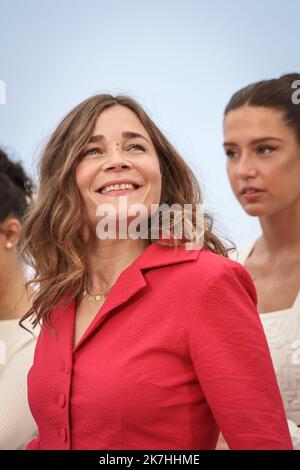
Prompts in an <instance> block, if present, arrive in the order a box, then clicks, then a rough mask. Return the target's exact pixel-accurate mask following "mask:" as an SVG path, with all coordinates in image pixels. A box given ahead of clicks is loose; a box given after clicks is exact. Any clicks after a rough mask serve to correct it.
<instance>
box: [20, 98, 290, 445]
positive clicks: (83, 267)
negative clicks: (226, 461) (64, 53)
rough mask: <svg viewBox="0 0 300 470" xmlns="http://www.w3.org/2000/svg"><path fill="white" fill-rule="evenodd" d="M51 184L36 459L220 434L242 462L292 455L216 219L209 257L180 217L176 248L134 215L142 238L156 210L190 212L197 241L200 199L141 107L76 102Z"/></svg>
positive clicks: (243, 276) (35, 404)
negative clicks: (265, 453)
mask: <svg viewBox="0 0 300 470" xmlns="http://www.w3.org/2000/svg"><path fill="white" fill-rule="evenodd" d="M40 177H41V178H40V190H39V196H38V200H37V201H36V204H35V207H34V210H33V212H32V214H31V216H30V217H29V218H28V221H27V222H26V226H25V229H24V253H25V255H26V254H27V255H28V254H29V255H30V258H31V259H33V260H34V263H35V266H34V267H35V270H36V272H37V278H36V281H37V282H39V285H40V290H39V292H38V295H37V297H36V299H35V301H34V303H33V308H32V309H31V310H30V311H29V312H27V314H26V315H25V318H27V317H28V316H30V315H32V314H34V315H35V316H36V319H35V320H36V321H38V320H39V319H41V320H43V325H42V330H41V334H40V336H39V339H38V343H37V347H36V351H35V357H34V363H33V366H32V368H31V369H30V372H29V375H28V387H29V388H28V392H29V402H30V407H31V410H32V413H33V416H34V418H35V420H36V422H37V424H38V428H39V437H38V438H37V439H35V440H33V441H32V442H31V443H30V444H29V446H28V448H29V449H42V450H43V449H214V448H215V445H216V442H217V439H218V435H219V430H220V429H221V430H222V431H223V433H224V435H225V436H226V438H227V440H228V442H229V445H230V447H231V448H232V449H246V448H247V449H292V443H291V440H290V435H289V431H288V427H287V422H286V416H285V413H284V409H283V405H282V401H281V397H280V393H279V390H278V386H277V383H276V378H275V374H274V370H273V367H272V361H271V357H270V354H269V351H268V347H267V343H266V341H265V337H264V334H263V330H262V327H261V324H260V321H259V317H258V314H257V310H256V293H255V288H254V285H253V283H252V281H251V278H250V276H249V274H248V273H247V271H246V269H245V268H244V267H243V266H241V265H240V264H238V263H235V262H234V261H231V260H229V259H228V257H227V256H226V255H227V249H226V248H225V247H224V246H223V245H222V243H221V241H220V240H219V239H218V238H217V237H216V236H215V235H214V234H213V233H212V231H211V220H210V219H209V218H208V217H207V216H206V217H205V218H204V221H203V230H204V232H205V233H204V241H203V246H202V249H190V248H191V246H190V245H189V243H190V242H192V243H193V241H194V242H197V240H198V235H199V232H197V230H195V237H194V236H193V234H192V233H191V237H189V234H187V233H186V231H184V233H181V234H180V233H178V231H177V232H176V234H175V235H176V237H177V238H176V237H175V236H174V229H175V228H177V227H178V224H177V222H178V218H177V215H176V217H175V216H174V218H172V221H171V223H170V227H169V228H170V236H169V237H167V240H164V239H163V238H164V236H165V235H166V233H167V232H168V231H166V233H165V232H163V233H162V232H161V231H160V232H159V236H156V235H157V234H156V233H154V234H153V233H152V225H151V224H150V226H149V230H148V233H147V231H146V230H143V232H142V235H143V236H141V237H136V236H135V235H136V233H134V230H133V228H134V227H133V226H132V223H135V222H136V221H135V220H133V219H132V216H133V213H134V209H135V208H136V207H137V205H138V211H140V212H141V213H142V214H143V216H142V221H141V225H142V224H143V223H144V222H145V221H146V222H149V221H150V215H151V214H152V209H153V206H154V208H155V204H160V205H162V204H165V206H167V208H168V207H169V208H170V213H169V215H170V214H171V206H173V204H175V203H176V204H178V205H179V206H180V207H181V208H182V210H185V209H187V212H188V208H189V207H186V206H185V204H189V205H191V206H192V208H191V209H193V210H191V211H190V218H189V219H188V220H187V222H188V224H189V227H191V228H195V227H197V221H196V219H197V213H196V209H197V208H196V204H198V203H199V202H200V201H201V194H200V189H199V186H198V183H197V181H196V179H195V177H194V175H193V174H192V172H191V170H190V169H189V168H188V166H187V165H186V163H185V162H184V160H183V159H182V158H181V157H180V156H179V155H178V154H177V152H176V151H175V149H174V148H173V147H172V145H171V144H170V143H169V142H168V141H167V139H166V138H165V137H164V135H163V134H162V133H161V132H160V130H159V129H158V128H157V127H156V126H155V124H154V123H153V122H152V121H151V119H150V118H149V117H148V115H147V114H146V113H145V111H144V110H143V109H142V108H141V106H139V105H138V104H137V103H136V102H135V101H133V100H132V99H130V98H128V97H116V98H114V97H112V96H110V95H97V96H94V97H92V98H89V99H88V100H86V101H84V102H83V103H81V104H79V105H78V106H77V107H76V108H75V109H74V110H72V111H71V112H70V113H69V114H68V115H67V116H66V117H65V119H64V120H63V121H62V122H61V123H60V124H59V126H58V127H57V129H56V130H55V131H54V133H53V135H52V137H51V138H50V141H49V143H48V145H47V147H46V149H45V153H44V154H43V157H42V162H41V175H40ZM121 196H123V199H122V200H121ZM126 204H127V206H126ZM165 206H164V207H165ZM103 209H104V210H105V211H106V212H108V213H109V218H108V219H109V220H108V235H109V237H105V236H104V235H107V233H103V231H101V230H99V227H100V228H101V224H102V222H103V212H102V210H103ZM99 211H100V212H99ZM178 213H179V215H180V212H178ZM200 213H201V212H200ZM114 216H115V219H114ZM151 219H152V217H151ZM114 221H115V222H116V223H115V224H112V226H111V225H110V224H109V223H110V222H114ZM185 221H186V220H185ZM128 222H129V223H128ZM99 223H100V226H99ZM188 224H187V225H188ZM124 225H125V229H124ZM163 225H164V224H163V222H161V226H160V229H162V228H163V229H164V226H163ZM200 225H201V224H200ZM122 228H123V229H124V230H123V232H121V229H122ZM166 228H167V227H166ZM115 229H116V230H115ZM121 235H122V236H121ZM145 235H146V236H145ZM188 248H189V249H188ZM198 248H199V247H198ZM254 340H255V348H253V347H252V342H253V341H254ZM253 404H255V407H254V406H253Z"/></svg>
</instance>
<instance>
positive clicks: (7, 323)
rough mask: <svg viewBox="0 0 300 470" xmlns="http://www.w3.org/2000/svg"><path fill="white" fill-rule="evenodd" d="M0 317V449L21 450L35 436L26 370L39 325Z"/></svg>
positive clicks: (35, 429)
mask: <svg viewBox="0 0 300 470" xmlns="http://www.w3.org/2000/svg"><path fill="white" fill-rule="evenodd" d="M18 322H19V320H18V319H16V320H14V319H13V320H0V449H1V450H16V449H23V448H25V446H26V443H27V442H28V441H29V440H31V438H32V437H34V436H35V434H36V432H37V426H36V424H35V421H34V419H33V417H32V415H31V412H30V409H29V405H28V401H27V373H28V371H29V369H30V367H31V365H32V362H33V354H34V349H35V344H36V338H37V336H38V334H39V331H40V327H39V325H38V326H37V327H36V328H35V329H34V330H33V329H32V326H31V324H30V322H29V321H25V322H24V323H23V324H24V325H25V326H26V328H28V329H30V330H31V331H33V334H34V336H32V335H31V334H30V333H29V332H28V331H26V330H24V329H23V328H22V327H21V326H19V324H18Z"/></svg>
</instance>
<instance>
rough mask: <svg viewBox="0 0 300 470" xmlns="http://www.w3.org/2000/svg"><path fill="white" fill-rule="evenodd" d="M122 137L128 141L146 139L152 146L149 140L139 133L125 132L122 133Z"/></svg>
mask: <svg viewBox="0 0 300 470" xmlns="http://www.w3.org/2000/svg"><path fill="white" fill-rule="evenodd" d="M122 137H125V138H126V139H144V140H146V142H148V143H149V144H150V142H149V140H148V139H147V138H146V137H145V136H143V135H142V134H139V133H138V132H133V131H125V132H122Z"/></svg>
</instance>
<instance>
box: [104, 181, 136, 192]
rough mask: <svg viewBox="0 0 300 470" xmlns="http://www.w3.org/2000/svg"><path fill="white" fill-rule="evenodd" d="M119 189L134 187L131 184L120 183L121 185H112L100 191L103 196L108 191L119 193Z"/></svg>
mask: <svg viewBox="0 0 300 470" xmlns="http://www.w3.org/2000/svg"><path fill="white" fill-rule="evenodd" d="M121 189H135V187H134V185H133V184H131V183H126V184H124V183H122V184H114V185H111V186H105V188H103V189H101V191H100V192H101V193H102V194H105V193H108V192H109V191H120V190H121Z"/></svg>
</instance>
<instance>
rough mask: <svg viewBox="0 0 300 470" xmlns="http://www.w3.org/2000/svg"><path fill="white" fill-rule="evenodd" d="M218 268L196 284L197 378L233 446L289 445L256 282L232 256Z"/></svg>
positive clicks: (192, 334) (193, 344)
mask: <svg viewBox="0 0 300 470" xmlns="http://www.w3.org/2000/svg"><path fill="white" fill-rule="evenodd" d="M216 271H217V272H215V273H214V275H212V276H211V277H210V278H209V279H208V281H206V282H205V283H203V282H202V283H200V282H198V283H197V282H196V284H195V287H194V289H193V299H192V302H193V304H194V312H195V313H194V317H193V321H192V324H191V329H190V351H191V357H192V360H193V363H194V367H195V370H196V374H197V376H198V379H199V383H200V385H201V387H202V390H203V392H204V394H205V396H206V399H207V401H208V404H209V406H210V408H211V410H212V413H213V415H214V417H215V419H216V422H217V424H218V426H219V428H220V430H221V431H222V433H223V435H224V438H225V439H226V441H227V443H228V445H229V448H230V449H274V450H275V449H290V450H291V449H292V448H293V447H292V442H291V438H290V433H289V429H288V425H287V420H286V416H285V411H284V407H283V403H282V399H281V395H280V391H279V388H278V384H277V380H276V376H275V372H274V369H273V365H272V360H271V356H270V352H269V348H268V344H267V341H266V338H265V334H264V332H263V328H262V325H261V322H260V319H259V315H258V312H257V309H256V305H257V296H256V290H255V287H254V284H253V282H252V280H251V277H250V275H249V274H248V272H247V270H246V269H245V268H244V267H243V266H241V265H239V264H238V263H235V262H233V261H231V260H227V259H224V262H222V263H220V266H219V268H218V269H217V270H216ZM199 284H201V285H200V287H199ZM197 285H198V287H197Z"/></svg>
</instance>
